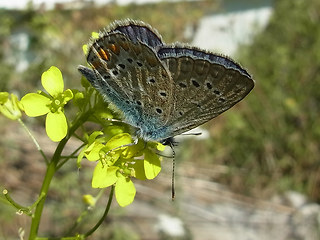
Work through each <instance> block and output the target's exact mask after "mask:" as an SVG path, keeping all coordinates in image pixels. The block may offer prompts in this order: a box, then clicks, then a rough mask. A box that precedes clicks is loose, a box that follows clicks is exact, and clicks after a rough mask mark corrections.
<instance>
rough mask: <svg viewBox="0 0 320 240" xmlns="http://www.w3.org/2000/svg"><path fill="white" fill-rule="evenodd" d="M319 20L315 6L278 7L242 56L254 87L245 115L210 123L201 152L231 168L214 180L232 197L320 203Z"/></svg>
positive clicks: (234, 113)
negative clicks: (300, 196)
mask: <svg viewBox="0 0 320 240" xmlns="http://www.w3.org/2000/svg"><path fill="white" fill-rule="evenodd" d="M319 13H320V2H319V1H317V0H307V1H305V0H303V1H301V0H298V1H286V0H279V1H277V3H276V6H275V12H274V15H273V17H272V19H271V21H270V24H269V25H268V27H267V28H266V29H265V31H264V32H262V33H261V34H260V35H258V36H257V37H256V39H254V43H253V44H252V45H250V46H249V47H244V48H243V49H242V51H241V53H240V56H241V57H240V58H241V59H240V62H241V63H242V64H243V65H244V66H245V67H246V68H247V69H249V71H250V73H251V74H252V75H253V78H254V79H255V80H256V87H255V88H254V90H253V91H252V93H250V94H249V96H248V97H247V98H246V99H245V101H244V102H242V103H240V104H239V107H240V110H239V109H238V110H235V109H232V110H231V111H228V112H227V113H225V114H223V115H222V116H221V118H222V119H225V121H224V122H223V123H222V121H221V122H220V119H219V118H218V119H217V120H216V121H213V122H212V123H213V127H212V132H213V136H214V137H213V138H212V139H210V140H208V141H207V145H206V146H205V147H203V148H201V149H202V150H203V152H205V151H210V152H207V154H206V157H205V158H206V160H207V161H211V162H214V163H216V164H223V165H226V166H228V167H229V172H228V174H226V175H223V176H221V177H219V178H218V179H215V180H217V181H219V182H224V183H226V184H228V185H230V186H231V187H232V188H233V190H234V191H237V192H240V193H244V192H247V193H248V194H251V195H255V196H257V197H260V198H261V197H270V196H271V195H273V194H275V193H278V192H282V191H287V190H289V189H290V190H296V191H299V192H302V193H304V194H306V195H307V196H308V197H309V198H310V199H311V200H313V201H317V202H320V191H319V186H320V158H319V156H320V114H319V112H320V91H319V89H320V67H319V66H320V28H319V22H320V14H319ZM196 148H197V146H195V149H196ZM195 155H196V154H193V157H195ZM193 159H194V158H193ZM197 159H198V160H199V161H201V159H203V158H202V157H197Z"/></svg>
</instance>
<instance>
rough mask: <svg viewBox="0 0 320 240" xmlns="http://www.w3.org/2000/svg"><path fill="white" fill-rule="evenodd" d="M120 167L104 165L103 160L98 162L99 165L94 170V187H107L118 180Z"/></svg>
mask: <svg viewBox="0 0 320 240" xmlns="http://www.w3.org/2000/svg"><path fill="white" fill-rule="evenodd" d="M118 169H119V168H118V167H115V166H111V167H107V166H106V165H103V164H102V163H101V161H99V162H98V164H97V166H96V167H95V169H94V171H93V176H92V183H91V184H92V187H93V188H106V187H109V186H111V185H112V184H114V183H115V182H117V180H118V177H117V171H118Z"/></svg>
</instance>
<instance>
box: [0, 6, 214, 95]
mask: <svg viewBox="0 0 320 240" xmlns="http://www.w3.org/2000/svg"><path fill="white" fill-rule="evenodd" d="M216 8H217V5H216V4H214V3H213V2H212V1H211V0H209V1H201V2H177V3H170V2H161V3H159V4H145V5H136V4H130V5H127V6H118V5H115V4H109V5H106V6H95V5H94V4H90V3H88V4H87V6H86V7H85V8H81V9H70V10H69V9H64V7H63V5H61V6H60V8H56V9H54V10H51V11H44V10H42V9H38V10H34V9H32V8H31V7H30V8H28V9H27V10H25V11H12V10H11V11H4V10H0V22H1V24H0V89H1V90H2V91H4V90H5V91H7V90H11V89H15V90H16V89H24V91H25V92H27V91H31V90H32V89H33V88H34V86H35V85H36V84H37V83H39V76H41V73H42V72H44V71H45V70H46V69H48V68H49V67H50V66H51V65H56V66H57V67H59V69H61V71H62V72H63V73H64V77H65V78H66V79H74V80H72V82H69V83H67V84H69V85H70V86H77V85H78V84H79V79H78V77H79V76H80V75H79V73H78V72H77V66H78V65H79V64H85V57H84V55H83V52H82V45H83V44H85V43H87V41H89V38H90V36H91V33H92V32H93V31H99V30H102V29H103V28H104V27H106V26H107V25H109V24H110V23H111V22H112V21H114V20H119V19H125V18H132V19H139V20H142V21H145V22H147V23H149V24H150V25H152V26H153V27H154V28H156V29H157V30H158V31H159V32H160V33H161V35H163V36H165V38H164V40H165V41H166V42H172V41H177V40H180V41H181V40H186V39H184V38H183V37H181V36H183V33H184V30H185V26H186V24H191V25H196V23H197V22H198V20H199V18H200V17H201V16H203V15H204V14H206V12H210V11H211V12H212V11H213V10H214V9H216ZM164 20H165V21H164ZM177 36H180V38H179V39H177ZM24 60H27V61H28V62H29V66H28V68H26V69H23V70H21V69H20V70H19V65H20V64H21V63H23V62H24Z"/></svg>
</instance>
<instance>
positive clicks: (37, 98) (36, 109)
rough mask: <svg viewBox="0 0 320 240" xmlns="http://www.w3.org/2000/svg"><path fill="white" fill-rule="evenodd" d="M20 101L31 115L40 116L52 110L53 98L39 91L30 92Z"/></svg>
mask: <svg viewBox="0 0 320 240" xmlns="http://www.w3.org/2000/svg"><path fill="white" fill-rule="evenodd" d="M20 102H21V104H22V105H23V108H24V111H25V113H26V114H27V115H28V116H29V117H38V116H41V115H44V114H47V113H48V112H49V111H50V103H51V99H50V98H48V97H45V96H43V95H41V94H38V93H28V94H27V95H25V96H24V97H23V98H22V99H21V101H20Z"/></svg>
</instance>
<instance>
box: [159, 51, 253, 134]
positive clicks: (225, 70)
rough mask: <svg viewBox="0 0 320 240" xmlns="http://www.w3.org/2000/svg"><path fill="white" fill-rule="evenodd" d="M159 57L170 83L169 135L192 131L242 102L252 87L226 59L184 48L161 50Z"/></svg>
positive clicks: (246, 76) (245, 77) (241, 71)
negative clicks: (173, 102)
mask: <svg viewBox="0 0 320 240" xmlns="http://www.w3.org/2000/svg"><path fill="white" fill-rule="evenodd" d="M158 56H159V58H160V59H161V60H162V61H163V62H164V63H165V64H166V65H167V66H168V68H169V71H170V73H171V76H172V79H173V82H174V96H175V98H174V101H175V109H174V110H173V112H172V118H171V119H170V121H169V122H168V124H169V125H171V126H172V128H173V130H172V131H173V133H172V135H173V136H175V135H178V134H180V133H183V132H185V131H187V130H190V129H192V128H195V127H197V126H199V125H201V124H203V123H205V122H207V121H209V120H210V119H212V118H214V117H216V116H218V115H219V114H221V113H222V112H224V111H226V110H228V109H229V108H231V107H232V106H233V105H234V104H236V103H237V102H239V101H240V100H241V99H243V98H244V97H245V96H246V95H247V94H248V93H249V92H250V91H251V89H252V88H253V86H254V81H253V80H252V79H251V77H250V75H249V74H248V73H247V72H246V71H245V70H244V69H242V68H241V67H240V66H239V65H238V64H236V63H235V62H233V61H232V60H230V59H229V58H226V57H223V56H219V55H215V54H211V53H206V52H203V51H199V50H198V49H195V48H188V47H183V48H180V47H168V48H166V47H164V48H162V49H160V50H159V52H158Z"/></svg>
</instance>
